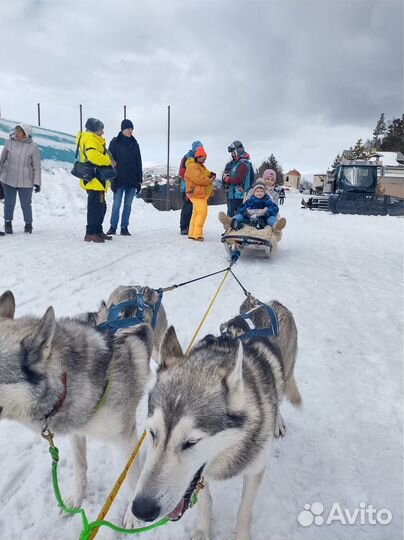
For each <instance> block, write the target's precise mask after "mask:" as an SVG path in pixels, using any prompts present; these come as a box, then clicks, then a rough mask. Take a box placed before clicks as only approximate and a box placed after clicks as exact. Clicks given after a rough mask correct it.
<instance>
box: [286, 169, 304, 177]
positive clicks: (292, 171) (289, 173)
mask: <svg viewBox="0 0 404 540" xmlns="http://www.w3.org/2000/svg"><path fill="white" fill-rule="evenodd" d="M288 175H289V176H301V174H300V173H299V171H297V170H296V169H292V170H291V171H289V172H288V173H286V176H288Z"/></svg>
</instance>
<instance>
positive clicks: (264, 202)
mask: <svg viewBox="0 0 404 540" xmlns="http://www.w3.org/2000/svg"><path fill="white" fill-rule="evenodd" d="M278 213H279V208H278V206H277V205H276V204H275V203H274V202H273V201H272V200H271V198H270V197H269V195H268V193H267V191H266V187H265V184H264V183H262V182H257V183H256V184H254V186H253V187H252V195H251V197H250V198H249V199H247V201H246V202H245V203H244V204H243V205H242V206H240V207H239V208H238V209H237V214H236V215H235V216H234V218H233V219H232V222H231V228H232V229H233V230H235V231H237V230H238V229H240V228H241V227H243V225H245V224H248V225H252V226H253V227H256V228H257V229H263V228H264V227H266V226H267V225H270V226H271V227H273V226H274V224H275V223H276V220H277V215H278Z"/></svg>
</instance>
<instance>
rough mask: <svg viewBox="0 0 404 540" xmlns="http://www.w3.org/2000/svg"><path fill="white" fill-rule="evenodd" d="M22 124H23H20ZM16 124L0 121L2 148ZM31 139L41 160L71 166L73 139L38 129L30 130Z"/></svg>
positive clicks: (74, 146)
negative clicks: (36, 146) (39, 153)
mask: <svg viewBox="0 0 404 540" xmlns="http://www.w3.org/2000/svg"><path fill="white" fill-rule="evenodd" d="M22 123H24V122H22ZM16 125H18V122H13V121H10V120H3V119H0V145H1V146H3V145H4V143H5V141H6V140H7V139H8V137H9V135H10V133H12V132H13V131H14V128H15V126H16ZM32 138H33V140H34V141H35V143H36V144H37V145H38V147H39V150H40V152H41V159H42V160H47V159H49V160H52V161H60V162H62V163H66V164H71V163H73V162H74V156H75V152H76V143H75V137H74V136H73V135H70V134H69V133H62V132H59V131H53V130H50V129H44V128H40V127H33V128H32Z"/></svg>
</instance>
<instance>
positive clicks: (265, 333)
mask: <svg viewBox="0 0 404 540" xmlns="http://www.w3.org/2000/svg"><path fill="white" fill-rule="evenodd" d="M256 302H257V304H258V305H259V306H261V307H263V308H264V309H265V311H266V312H267V313H268V315H269V317H270V319H271V326H268V327H267V328H258V329H256V328H254V329H251V330H249V331H248V332H246V333H245V334H243V335H242V336H238V337H237V338H238V339H250V338H254V337H272V336H275V337H276V336H278V335H279V319H278V315H277V314H276V313H275V311H274V310H273V309H272V308H270V307H269V306H267V305H266V304H264V303H263V302H260V301H259V300H256ZM252 311H255V310H252ZM239 317H241V318H242V319H244V320H245V321H246V322H247V321H248V320H250V321H251V324H254V323H253V322H252V318H251V316H250V315H249V314H248V313H240V315H239Z"/></svg>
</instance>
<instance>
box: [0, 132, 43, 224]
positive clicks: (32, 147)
mask: <svg viewBox="0 0 404 540" xmlns="http://www.w3.org/2000/svg"><path fill="white" fill-rule="evenodd" d="M31 132H32V129H31V126H28V125H26V124H19V125H17V126H16V127H15V132H14V133H12V134H11V135H10V138H9V140H8V141H7V142H6V144H5V146H4V148H3V152H2V153H1V157H0V180H1V183H2V188H3V191H4V222H5V224H4V230H5V232H6V234H12V232H13V225H12V221H13V216H14V208H15V202H16V199H17V193H18V198H19V199H20V204H21V209H22V213H23V216H24V221H25V227H24V232H26V233H32V192H33V191H34V190H35V193H39V191H40V190H41V158H40V154H39V148H38V146H37V145H36V144H35V143H34V142H33V141H32V137H31Z"/></svg>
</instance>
